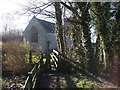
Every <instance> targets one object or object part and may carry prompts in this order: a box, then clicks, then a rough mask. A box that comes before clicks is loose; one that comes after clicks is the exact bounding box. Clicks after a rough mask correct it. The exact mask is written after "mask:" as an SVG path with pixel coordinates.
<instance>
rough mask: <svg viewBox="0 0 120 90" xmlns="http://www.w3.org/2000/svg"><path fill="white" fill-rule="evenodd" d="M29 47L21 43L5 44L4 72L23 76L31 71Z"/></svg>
mask: <svg viewBox="0 0 120 90" xmlns="http://www.w3.org/2000/svg"><path fill="white" fill-rule="evenodd" d="M28 46H29V45H28V44H26V43H21V42H19V41H10V42H6V43H3V47H2V51H3V53H2V56H3V72H4V71H11V72H13V73H14V74H23V73H26V72H27V71H28V70H30V65H29V63H28V60H29V47H28Z"/></svg>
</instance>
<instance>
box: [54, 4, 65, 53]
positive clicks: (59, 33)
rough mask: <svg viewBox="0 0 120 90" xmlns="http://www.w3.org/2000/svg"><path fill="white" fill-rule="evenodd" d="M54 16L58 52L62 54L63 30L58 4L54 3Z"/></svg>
mask: <svg viewBox="0 0 120 90" xmlns="http://www.w3.org/2000/svg"><path fill="white" fill-rule="evenodd" d="M55 15H56V25H57V30H56V31H57V40H58V43H57V45H58V50H59V51H60V52H61V53H63V54H64V39H63V28H62V10H61V7H60V2H55Z"/></svg>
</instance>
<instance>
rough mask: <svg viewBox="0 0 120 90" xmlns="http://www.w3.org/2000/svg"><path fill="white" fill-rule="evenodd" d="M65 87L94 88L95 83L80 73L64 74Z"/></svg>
mask: <svg viewBox="0 0 120 90" xmlns="http://www.w3.org/2000/svg"><path fill="white" fill-rule="evenodd" d="M64 77H65V81H63V83H64V88H92V87H93V83H92V81H91V80H89V79H88V78H87V77H86V76H82V75H79V74H73V75H69V74H68V75H64Z"/></svg>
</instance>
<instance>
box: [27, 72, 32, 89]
mask: <svg viewBox="0 0 120 90" xmlns="http://www.w3.org/2000/svg"><path fill="white" fill-rule="evenodd" d="M28 75H29V77H30V81H29V85H30V90H32V86H33V85H32V72H28Z"/></svg>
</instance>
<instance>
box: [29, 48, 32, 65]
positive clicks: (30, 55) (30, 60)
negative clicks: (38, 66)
mask: <svg viewBox="0 0 120 90" xmlns="http://www.w3.org/2000/svg"><path fill="white" fill-rule="evenodd" d="M29 63H30V64H32V50H31V49H30V52H29Z"/></svg>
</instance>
